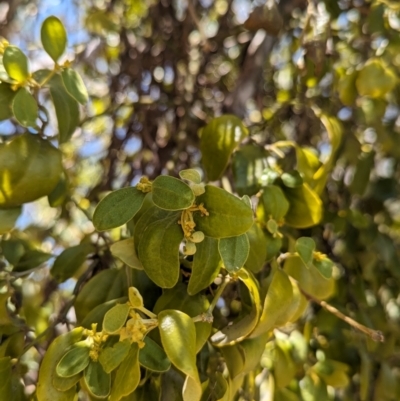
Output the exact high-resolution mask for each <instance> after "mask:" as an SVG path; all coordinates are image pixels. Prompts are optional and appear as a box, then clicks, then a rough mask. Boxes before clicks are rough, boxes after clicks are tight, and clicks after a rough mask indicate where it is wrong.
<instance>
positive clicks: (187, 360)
mask: <svg viewBox="0 0 400 401" xmlns="http://www.w3.org/2000/svg"><path fill="white" fill-rule="evenodd" d="M158 320H159V330H160V334H161V342H162V345H163V348H164V350H165V352H166V354H167V356H168V358H169V359H170V361H171V362H172V363H173V364H174V366H176V367H177V368H178V369H179V370H180V371H181V372H183V373H184V374H185V375H186V376H187V378H186V381H185V385H184V388H183V399H184V400H185V401H189V400H190V401H198V400H200V396H201V385H200V379H199V374H198V372H197V366H196V329H195V326H194V323H193V321H192V319H191V318H190V317H189V316H188V315H186V314H185V313H183V312H181V311H177V310H171V309H170V310H164V311H162V312H160V313H159V314H158ZM199 388H200V389H199Z"/></svg>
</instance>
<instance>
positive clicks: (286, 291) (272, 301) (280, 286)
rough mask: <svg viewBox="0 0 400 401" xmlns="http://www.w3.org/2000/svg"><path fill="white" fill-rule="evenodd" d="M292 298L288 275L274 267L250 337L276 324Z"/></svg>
mask: <svg viewBox="0 0 400 401" xmlns="http://www.w3.org/2000/svg"><path fill="white" fill-rule="evenodd" d="M292 298H293V288H292V284H291V282H290V280H289V277H288V275H287V274H286V273H285V272H284V271H282V270H280V269H276V270H275V272H274V273H273V276H272V281H271V284H270V285H269V288H268V292H267V296H266V297H265V300H264V305H263V310H262V314H261V317H260V321H259V323H258V325H257V327H256V329H255V330H254V332H253V333H252V334H251V336H252V338H254V337H257V336H259V335H261V334H263V333H266V332H268V331H269V330H271V329H273V328H274V327H275V326H276V321H277V319H278V318H279V317H280V315H281V314H283V313H285V311H286V310H287V309H288V308H289V307H290V304H291V302H292Z"/></svg>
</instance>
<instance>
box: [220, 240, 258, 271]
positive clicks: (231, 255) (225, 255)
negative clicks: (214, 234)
mask: <svg viewBox="0 0 400 401" xmlns="http://www.w3.org/2000/svg"><path fill="white" fill-rule="evenodd" d="M218 250H219V253H220V255H221V258H222V262H223V264H224V267H225V269H226V270H228V272H229V273H236V272H237V271H238V270H240V269H241V268H242V267H243V266H244V264H245V263H246V260H247V257H248V256H249V250H250V244H249V239H248V238H247V235H246V234H242V235H239V236H237V237H229V238H221V239H220V240H219V243H218Z"/></svg>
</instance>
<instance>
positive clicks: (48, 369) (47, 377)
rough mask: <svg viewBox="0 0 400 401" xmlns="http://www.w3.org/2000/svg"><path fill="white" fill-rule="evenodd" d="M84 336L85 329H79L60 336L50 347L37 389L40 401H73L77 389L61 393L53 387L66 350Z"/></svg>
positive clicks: (44, 360)
mask: <svg viewBox="0 0 400 401" xmlns="http://www.w3.org/2000/svg"><path fill="white" fill-rule="evenodd" d="M82 334H83V328H82V327H78V328H76V329H73V330H72V331H70V332H68V333H65V334H62V335H60V336H58V337H57V338H56V339H55V340H54V341H53V342H52V343H51V344H50V346H49V348H48V349H47V351H46V353H45V354H44V358H43V360H42V363H41V365H40V369H39V379H38V383H37V388H36V397H37V399H38V401H49V400H51V401H71V400H73V399H74V397H75V394H76V389H75V387H73V388H70V389H69V390H67V391H59V390H57V388H55V387H54V385H53V379H54V378H55V377H56V366H57V364H58V362H59V361H60V359H61V358H62V357H63V355H64V354H65V350H66V349H68V348H69V347H70V346H71V345H73V344H75V343H76V342H78V341H79V340H80V339H81V337H82Z"/></svg>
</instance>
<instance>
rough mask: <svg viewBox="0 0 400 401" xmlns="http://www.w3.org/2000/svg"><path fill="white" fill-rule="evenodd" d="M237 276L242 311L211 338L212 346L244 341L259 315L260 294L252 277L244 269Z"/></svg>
mask: <svg viewBox="0 0 400 401" xmlns="http://www.w3.org/2000/svg"><path fill="white" fill-rule="evenodd" d="M237 275H238V278H239V279H240V281H241V283H243V285H242V286H241V298H242V309H243V310H242V313H241V314H240V316H239V317H238V318H237V319H235V320H234V321H233V322H231V323H230V324H229V325H228V326H227V327H225V328H223V329H222V330H220V331H218V332H217V333H215V334H214V335H213V336H212V337H211V341H212V342H213V344H214V345H215V346H218V347H220V346H226V345H233V344H235V343H237V342H240V341H242V340H244V339H245V338H246V337H248V336H249V335H250V334H251V333H252V332H253V330H254V328H255V327H256V325H257V322H258V320H259V318H260V315H261V300H260V294H259V290H258V284H257V282H256V280H255V278H254V276H253V275H252V274H250V273H249V272H247V271H246V270H244V269H242V270H239V272H238V273H237ZM244 301H246V303H245V302H244Z"/></svg>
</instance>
